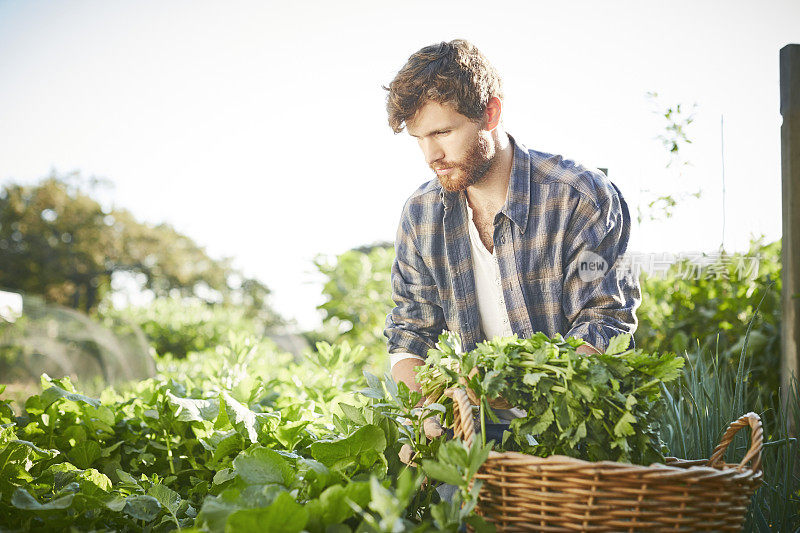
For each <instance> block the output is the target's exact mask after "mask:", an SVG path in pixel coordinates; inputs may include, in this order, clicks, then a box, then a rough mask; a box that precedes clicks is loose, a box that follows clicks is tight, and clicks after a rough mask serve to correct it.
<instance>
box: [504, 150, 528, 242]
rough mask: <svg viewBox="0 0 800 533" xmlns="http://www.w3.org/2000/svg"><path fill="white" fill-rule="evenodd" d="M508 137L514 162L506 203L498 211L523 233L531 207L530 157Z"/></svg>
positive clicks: (526, 151)
mask: <svg viewBox="0 0 800 533" xmlns="http://www.w3.org/2000/svg"><path fill="white" fill-rule="evenodd" d="M508 138H509V140H511V145H512V147H513V148H514V162H513V163H512V165H511V178H510V179H509V182H508V195H507V196H506V203H505V205H503V208H502V209H501V210H500V212H501V213H503V214H504V215H506V216H507V217H508V218H510V219H511V221H512V222H513V223H514V224H516V225H517V227H518V228H519V231H520V233H525V228H527V227H528V215H529V213H530V208H531V158H530V154H529V153H528V149H527V148H525V146H523V145H522V144H520V143H518V142H517V141H516V140H514V137H512V136H511V135H509V136H508Z"/></svg>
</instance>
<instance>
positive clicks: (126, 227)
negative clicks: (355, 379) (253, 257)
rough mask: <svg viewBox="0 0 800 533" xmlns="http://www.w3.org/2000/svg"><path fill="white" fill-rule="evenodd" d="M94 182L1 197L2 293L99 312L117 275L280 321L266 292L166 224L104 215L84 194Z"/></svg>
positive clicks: (6, 192) (15, 190)
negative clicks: (37, 296) (40, 297)
mask: <svg viewBox="0 0 800 533" xmlns="http://www.w3.org/2000/svg"><path fill="white" fill-rule="evenodd" d="M87 186H88V188H89V189H90V190H91V191H92V192H94V188H95V186H96V180H95V181H92V180H85V179H81V178H80V176H79V175H77V176H76V175H70V176H66V177H63V178H62V177H59V176H58V175H56V174H55V173H51V175H50V176H49V177H47V178H45V179H44V180H42V181H41V182H40V183H38V184H35V185H20V184H15V183H12V184H9V185H7V186H4V187H3V188H2V189H1V190H0V287H4V288H7V289H10V290H15V291H22V292H25V293H32V294H40V295H43V296H44V297H45V298H46V299H47V300H49V301H52V302H56V303H59V304H62V305H66V306H69V307H72V308H75V309H80V310H83V311H86V312H92V311H94V310H95V309H96V308H97V306H98V305H99V303H100V302H101V301H102V300H103V298H104V297H106V296H107V295H108V294H109V293H110V292H111V291H112V278H113V277H114V276H115V275H122V274H125V273H127V274H129V275H133V276H136V277H138V278H140V279H142V288H143V289H146V290H150V291H152V292H153V294H154V295H155V296H156V297H162V296H180V297H194V298H197V299H198V300H200V301H205V302H209V303H230V304H235V305H242V306H246V307H247V308H248V309H249V310H250V311H251V312H252V313H253V314H254V315H260V316H262V317H265V316H266V317H268V319H269V320H270V321H272V322H277V321H279V319H278V315H277V314H276V313H275V312H274V311H273V310H272V309H270V308H269V306H268V304H267V302H266V298H267V296H268V295H269V289H268V288H267V287H266V286H265V285H264V284H262V283H261V282H259V281H258V280H253V279H248V278H245V277H244V276H242V275H241V274H240V273H239V272H237V271H236V270H235V269H233V268H232V267H231V265H230V260H229V259H213V258H211V257H209V256H208V254H207V253H206V252H205V250H204V249H203V248H202V247H201V246H198V245H197V244H196V243H195V242H194V241H193V240H192V239H190V238H189V237H187V236H186V235H183V234H181V233H178V232H177V231H175V230H174V229H173V228H172V227H171V226H169V225H167V224H158V225H151V224H145V223H142V222H139V221H137V220H136V219H135V217H134V216H133V215H132V214H131V213H130V212H128V211H126V210H122V209H104V208H103V207H102V206H101V205H100V204H99V203H98V202H97V201H96V200H95V199H94V198H92V196H91V195H90V194H89V193H88V192H87V191H86V190H85V189H86V188H87Z"/></svg>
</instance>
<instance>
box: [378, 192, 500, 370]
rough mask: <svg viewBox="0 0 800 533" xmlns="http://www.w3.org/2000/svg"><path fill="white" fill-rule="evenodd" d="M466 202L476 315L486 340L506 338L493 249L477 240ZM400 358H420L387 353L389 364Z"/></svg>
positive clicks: (498, 276)
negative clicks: (476, 304) (476, 300)
mask: <svg viewBox="0 0 800 533" xmlns="http://www.w3.org/2000/svg"><path fill="white" fill-rule="evenodd" d="M465 203H466V205H467V218H468V220H469V244H470V249H471V251H472V272H473V275H474V277H475V293H476V296H477V298H478V314H479V316H480V322H481V327H482V328H483V333H484V336H485V337H486V338H487V339H493V338H495V337H508V336H510V335H512V334H513V333H514V332H513V331H511V324H510V321H509V319H508V311H507V310H506V302H505V299H504V298H503V288H502V287H501V285H500V279H501V278H500V265H499V264H498V262H497V256H496V255H495V253H494V252H490V251H489V250H487V249H486V246H484V244H483V242H481V237H480V234H479V233H478V228H477V226H475V221H474V220H472V208H471V207H470V206H469V203H468V202H466V201H465ZM403 359H419V360H422V358H421V357H419V356H418V355H415V354H412V353H404V352H399V353H393V354H389V362H390V364H391V366H392V367H394V365H396V364H397V363H398V361H402V360H403Z"/></svg>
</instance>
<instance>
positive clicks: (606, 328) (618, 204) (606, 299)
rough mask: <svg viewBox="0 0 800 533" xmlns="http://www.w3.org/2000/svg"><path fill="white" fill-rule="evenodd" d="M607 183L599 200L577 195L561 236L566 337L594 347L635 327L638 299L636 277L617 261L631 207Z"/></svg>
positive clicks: (625, 242)
mask: <svg viewBox="0 0 800 533" xmlns="http://www.w3.org/2000/svg"><path fill="white" fill-rule="evenodd" d="M611 186H612V187H613V193H612V194H610V195H609V196H608V197H607V198H605V199H604V200H603V203H602V204H601V205H600V206H595V205H593V204H592V203H591V202H589V201H588V200H586V199H584V198H581V200H580V201H579V202H578V205H577V208H576V209H575V212H574V213H573V215H572V218H571V220H570V224H569V228H568V230H567V233H566V235H565V242H564V260H563V265H564V292H563V294H562V306H563V309H564V315H565V316H566V318H567V320H568V321H569V324H570V326H569V331H568V332H567V334H566V335H565V337H578V338H580V339H583V340H585V341H586V342H588V343H589V344H591V347H593V348H595V349H596V350H597V351H604V350H605V349H606V348H607V347H608V342H609V340H610V339H611V338H612V337H614V336H615V335H619V334H621V333H630V334H631V335H632V334H633V332H634V331H636V326H637V320H636V308H637V307H638V306H639V304H640V303H641V291H640V289H639V282H638V280H637V279H636V278H635V277H634V276H633V273H632V272H630V271H626V270H625V269H624V268H623V266H622V265H621V264H620V262H621V261H620V260H621V258H622V256H623V254H624V253H625V251H626V250H627V248H628V240H629V238H630V230H631V220H630V213H629V212H628V206H627V204H626V203H625V200H624V199H623V198H622V194H621V193H620V192H619V189H617V188H616V186H614V185H613V184H612V185H611ZM591 262H594V263H595V267H596V268H595V269H594V270H593V269H592V268H591V267H590V266H589V263H591ZM581 267H584V268H583V269H582V268H581ZM587 267H588V268H587ZM581 348H582V349H583V350H587V349H588V347H585V346H584V347H581ZM579 351H580V350H579Z"/></svg>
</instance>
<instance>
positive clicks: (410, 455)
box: [392, 358, 444, 466]
mask: <svg viewBox="0 0 800 533" xmlns="http://www.w3.org/2000/svg"><path fill="white" fill-rule="evenodd" d="M424 363H425V361H424V360H423V359H422V358H420V359H403V360H402V361H398V362H397V364H396V365H394V366H393V367H392V379H394V380H395V381H402V382H403V383H405V384H406V385H408V388H409V389H411V390H415V391H420V390H421V387H420V384H419V383H418V382H417V370H416V367H418V366H421V365H423V364H424ZM424 403H425V398H424V397H423V398H422V399H421V400H420V401H419V404H417V407H419V406H421V405H423V404H424ZM407 423H408V424H410V423H411V422H410V421H409V422H407ZM422 430H423V432H424V433H425V437H426V438H427V439H428V440H433V439H435V438H437V437H441V436H442V434H444V428H442V423H441V422H440V421H439V416H438V415H435V416H431V417H428V418H426V419H425V420H423V422H422ZM397 455H398V457H400V460H401V461H402V462H403V463H405V464H407V465H409V466H416V464H414V462H413V460H414V448H412V447H411V445H410V444H403V447H402V448H400V453H398V454H397Z"/></svg>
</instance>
